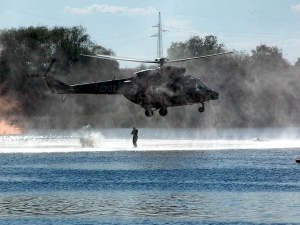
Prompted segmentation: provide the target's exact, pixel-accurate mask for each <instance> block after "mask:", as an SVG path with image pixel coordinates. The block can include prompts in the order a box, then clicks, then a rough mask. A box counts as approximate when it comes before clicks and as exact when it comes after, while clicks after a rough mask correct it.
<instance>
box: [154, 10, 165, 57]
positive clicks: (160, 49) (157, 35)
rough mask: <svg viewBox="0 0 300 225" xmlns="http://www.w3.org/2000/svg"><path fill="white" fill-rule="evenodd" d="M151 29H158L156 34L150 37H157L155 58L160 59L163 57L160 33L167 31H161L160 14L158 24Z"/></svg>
mask: <svg viewBox="0 0 300 225" xmlns="http://www.w3.org/2000/svg"><path fill="white" fill-rule="evenodd" d="M153 27H157V29H158V31H157V33H156V34H154V35H152V36H151V37H157V58H162V57H163V42H162V33H163V32H165V31H167V30H164V29H162V24H161V16H160V12H159V14H158V24H157V25H155V26H153Z"/></svg>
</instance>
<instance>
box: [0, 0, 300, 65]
mask: <svg viewBox="0 0 300 225" xmlns="http://www.w3.org/2000/svg"><path fill="white" fill-rule="evenodd" d="M159 12H161V21H162V27H163V29H164V30H166V31H165V32H164V33H163V56H167V49H168V48H169V47H170V46H171V44H172V43H173V42H185V41H187V40H188V39H189V38H190V37H192V36H195V35H197V36H200V37H205V36H207V35H214V36H216V37H217V38H218V43H220V44H221V43H222V44H224V45H225V46H226V48H227V49H228V50H236V51H245V52H247V53H251V50H253V49H255V48H256V46H258V45H260V44H266V45H268V46H277V47H278V48H279V49H281V50H282V53H283V57H284V58H285V59H287V60H288V61H289V62H290V63H291V64H294V63H295V62H296V61H297V60H298V57H300V51H299V50H300V0H251V1H249V0H214V1H211V0H164V1H161V0H151V1H150V0H143V1H141V0H127V1H125V0H123V1H121V0H102V1H101V0H53V1H40V0H0V30H2V29H10V28H19V27H28V26H48V27H49V28H51V27H54V26H66V27H72V26H83V27H85V28H86V29H87V34H89V35H90V37H91V40H93V41H94V42H96V43H97V44H98V45H101V46H103V47H105V48H107V49H111V50H113V51H114V52H115V53H116V55H117V56H122V57H131V58H141V59H149V60H152V59H154V58H156V57H157V38H156V37H151V36H152V35H155V34H156V33H157V27H153V26H155V25H157V24H158V13H159ZM120 65H121V67H136V66H138V65H137V64H136V63H132V62H120Z"/></svg>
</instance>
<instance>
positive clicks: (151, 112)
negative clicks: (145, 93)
mask: <svg viewBox="0 0 300 225" xmlns="http://www.w3.org/2000/svg"><path fill="white" fill-rule="evenodd" d="M145 115H146V116H147V117H151V116H153V110H152V109H146V110H145Z"/></svg>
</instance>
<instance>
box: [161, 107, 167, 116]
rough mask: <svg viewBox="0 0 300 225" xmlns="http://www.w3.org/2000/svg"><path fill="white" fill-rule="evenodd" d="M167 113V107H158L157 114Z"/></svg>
mask: <svg viewBox="0 0 300 225" xmlns="http://www.w3.org/2000/svg"><path fill="white" fill-rule="evenodd" d="M167 114H168V110H167V108H160V109H159V115H161V116H165V115H167Z"/></svg>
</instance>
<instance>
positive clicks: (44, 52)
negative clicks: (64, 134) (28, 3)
mask: <svg viewBox="0 0 300 225" xmlns="http://www.w3.org/2000/svg"><path fill="white" fill-rule="evenodd" d="M0 45H1V47H0V88H1V89H0V95H1V96H9V98H10V99H11V98H13V99H14V100H15V101H18V105H20V108H21V110H19V112H22V116H23V117H30V118H34V117H37V116H45V115H47V116H48V117H49V118H50V117H51V118H53V117H55V118H56V120H59V118H63V119H65V120H66V122H65V123H64V124H65V125H66V126H68V125H67V124H68V122H67V121H68V120H71V117H68V114H67V112H63V111H60V109H61V106H60V105H58V104H60V103H57V102H56V101H55V99H57V96H55V95H48V94H47V91H45V90H48V88H47V86H46V84H45V82H44V81H43V80H42V79H27V76H26V74H31V73H43V72H45V70H46V68H47V67H48V66H49V63H50V61H51V59H52V58H55V59H56V63H55V65H54V67H53V69H52V71H51V73H52V75H55V76H57V77H58V78H61V79H63V80H65V81H70V82H76V81H80V82H83V81H89V80H92V81H94V80H96V79H99V77H98V76H99V73H101V74H102V78H104V79H105V77H106V78H108V77H109V78H110V79H111V77H113V76H116V75H118V74H119V64H118V63H117V62H116V61H111V60H110V61H108V60H103V61H100V60H99V61H96V59H91V58H87V57H82V56H80V53H82V54H95V53H102V54H109V55H113V54H114V52H113V51H112V50H110V49H105V48H103V47H102V46H99V45H97V44H95V43H94V42H92V41H91V40H90V37H89V35H87V34H86V30H85V28H83V27H81V26H79V27H71V28H66V27H54V28H50V29H49V28H47V27H45V26H38V27H28V28H24V27H21V28H18V29H15V28H12V29H6V30H2V31H1V33H0ZM77 101H78V102H77ZM76 102H77V103H78V104H81V106H82V107H83V108H84V106H88V105H90V104H92V105H93V104H94V105H95V103H94V102H93V101H89V100H87V99H85V100H82V99H81V98H80V97H78V98H76V99H73V100H71V101H70V102H68V103H66V105H68V106H69V110H70V111H72V110H73V113H74V116H78V115H80V114H81V113H82V107H81V106H80V107H77V106H78V105H77V103H76ZM75 103H76V104H75ZM49 105H51V106H52V107H49ZM87 108H90V107H87ZM70 111H69V112H70ZM58 114H61V115H58ZM62 114H65V115H62Z"/></svg>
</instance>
